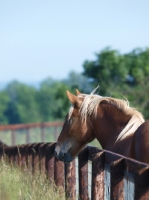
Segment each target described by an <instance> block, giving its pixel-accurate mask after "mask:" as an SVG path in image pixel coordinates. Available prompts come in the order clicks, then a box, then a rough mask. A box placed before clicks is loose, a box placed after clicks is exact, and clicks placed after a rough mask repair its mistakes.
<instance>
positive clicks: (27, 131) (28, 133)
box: [26, 128, 30, 144]
mask: <svg viewBox="0 0 149 200" xmlns="http://www.w3.org/2000/svg"><path fill="white" fill-rule="evenodd" d="M26 143H27V144H28V143H30V129H29V128H27V129H26Z"/></svg>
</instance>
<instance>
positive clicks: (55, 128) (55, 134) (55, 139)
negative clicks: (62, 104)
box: [54, 126, 58, 141]
mask: <svg viewBox="0 0 149 200" xmlns="http://www.w3.org/2000/svg"><path fill="white" fill-rule="evenodd" d="M57 137H58V126H55V127H54V141H57Z"/></svg>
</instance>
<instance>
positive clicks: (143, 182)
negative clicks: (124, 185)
mask: <svg viewBox="0 0 149 200" xmlns="http://www.w3.org/2000/svg"><path fill="white" fill-rule="evenodd" d="M141 199H144V200H148V199H149V167H144V168H142V169H140V170H138V171H137V172H136V173H135V200H141Z"/></svg>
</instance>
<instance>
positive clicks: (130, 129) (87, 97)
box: [69, 93, 144, 141]
mask: <svg viewBox="0 0 149 200" xmlns="http://www.w3.org/2000/svg"><path fill="white" fill-rule="evenodd" d="M78 98H80V99H83V102H82V105H81V107H80V114H81V118H82V121H84V122H86V119H87V116H90V115H91V114H93V116H95V117H96V116H97V108H98V106H99V105H100V103H101V102H103V101H106V103H107V104H108V105H112V106H114V107H116V108H117V109H118V110H120V111H122V112H123V113H124V114H126V115H129V116H130V120H129V122H128V123H127V125H126V126H125V128H124V129H123V130H122V131H121V133H120V134H119V136H118V138H117V140H116V141H118V140H122V139H123V138H125V137H126V136H128V135H129V134H131V133H134V132H135V130H136V129H137V128H138V127H139V126H140V124H142V123H143V122H144V118H143V116H142V114H141V113H140V112H139V111H138V110H137V109H135V108H133V107H130V106H129V102H128V101H127V100H123V99H116V98H112V97H102V96H100V95H96V94H92V93H91V94H79V95H78ZM72 111H73V107H71V108H70V111H69V117H70V116H71V113H72Z"/></svg>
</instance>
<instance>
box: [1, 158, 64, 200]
mask: <svg viewBox="0 0 149 200" xmlns="http://www.w3.org/2000/svg"><path fill="white" fill-rule="evenodd" d="M0 199H2V200H41V199H42V200H60V199H61V200H64V199H65V195H64V191H63V190H62V189H58V188H57V187H56V186H55V185H54V184H53V182H52V181H49V180H48V179H47V178H46V176H43V175H41V174H40V173H39V172H36V173H35V174H34V175H32V174H31V173H29V172H28V171H27V170H26V171H23V172H22V171H21V170H20V169H19V168H18V167H16V166H12V165H11V166H10V165H9V164H6V162H5V161H4V160H3V159H1V162H0Z"/></svg>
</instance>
